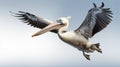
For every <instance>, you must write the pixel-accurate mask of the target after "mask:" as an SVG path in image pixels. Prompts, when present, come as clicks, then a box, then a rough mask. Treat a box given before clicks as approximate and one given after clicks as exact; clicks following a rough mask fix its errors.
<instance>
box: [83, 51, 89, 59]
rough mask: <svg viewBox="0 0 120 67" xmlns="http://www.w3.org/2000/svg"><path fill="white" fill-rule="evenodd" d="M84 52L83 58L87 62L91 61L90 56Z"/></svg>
mask: <svg viewBox="0 0 120 67" xmlns="http://www.w3.org/2000/svg"><path fill="white" fill-rule="evenodd" d="M82 52H83V56H84V57H85V58H86V59H87V60H90V55H88V54H85V52H84V51H82Z"/></svg>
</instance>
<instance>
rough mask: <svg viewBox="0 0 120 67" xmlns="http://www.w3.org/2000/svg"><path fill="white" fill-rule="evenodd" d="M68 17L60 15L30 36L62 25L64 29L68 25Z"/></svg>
mask: <svg viewBox="0 0 120 67" xmlns="http://www.w3.org/2000/svg"><path fill="white" fill-rule="evenodd" d="M69 19H70V17H61V18H59V19H58V20H56V21H57V22H54V23H51V24H50V25H48V26H47V27H45V28H43V29H41V30H40V31H39V32H37V33H35V34H33V35H32V37H34V36H38V35H41V34H43V33H46V32H48V31H51V30H59V29H61V28H63V27H64V29H66V28H67V27H68V25H69Z"/></svg>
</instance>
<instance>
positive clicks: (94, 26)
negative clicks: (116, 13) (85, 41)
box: [75, 7, 113, 38]
mask: <svg viewBox="0 0 120 67" xmlns="http://www.w3.org/2000/svg"><path fill="white" fill-rule="evenodd" d="M112 14H113V13H112V11H111V10H110V8H103V7H94V8H92V9H90V10H89V11H88V14H87V16H86V18H85V20H84V21H83V23H82V24H81V25H80V27H79V28H77V29H76V30H75V32H76V33H78V34H80V35H81V34H82V35H83V36H84V37H86V38H90V37H92V36H94V35H95V34H96V33H98V32H100V31H101V30H102V29H104V28H105V27H106V26H107V25H108V24H109V23H110V22H111V21H112Z"/></svg>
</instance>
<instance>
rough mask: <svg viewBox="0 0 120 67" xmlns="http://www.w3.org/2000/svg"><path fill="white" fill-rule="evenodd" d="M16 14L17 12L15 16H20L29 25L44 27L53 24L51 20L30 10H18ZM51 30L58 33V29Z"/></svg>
mask: <svg viewBox="0 0 120 67" xmlns="http://www.w3.org/2000/svg"><path fill="white" fill-rule="evenodd" d="M14 14H15V17H18V18H19V19H20V20H22V21H23V22H24V23H27V24H28V25H30V26H33V27H36V28H40V29H42V28H44V27H46V26H48V25H49V24H51V21H48V20H46V19H43V18H41V17H37V16H35V15H33V14H31V13H28V12H23V11H18V13H14ZM51 32H54V33H57V30H52V31H51Z"/></svg>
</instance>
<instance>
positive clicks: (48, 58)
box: [0, 0, 120, 67]
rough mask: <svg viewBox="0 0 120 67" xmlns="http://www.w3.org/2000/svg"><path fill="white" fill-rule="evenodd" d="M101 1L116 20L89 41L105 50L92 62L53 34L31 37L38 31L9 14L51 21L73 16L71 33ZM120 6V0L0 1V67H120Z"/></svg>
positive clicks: (94, 55) (70, 27) (95, 56)
mask: <svg viewBox="0 0 120 67" xmlns="http://www.w3.org/2000/svg"><path fill="white" fill-rule="evenodd" d="M102 1H103V2H104V3H105V7H109V8H111V10H112V11H113V13H114V15H113V21H112V23H111V24H109V25H108V26H107V28H105V29H104V30H103V31H101V32H99V33H98V34H96V35H95V36H94V37H93V38H91V39H90V41H91V42H93V43H100V44H101V46H100V47H101V48H102V50H103V54H100V53H97V52H94V53H93V54H90V55H91V61H88V60H86V59H85V58H84V56H83V55H82V52H81V51H78V50H77V49H76V48H74V47H72V46H70V45H69V44H66V43H64V42H62V41H61V40H60V39H59V38H58V36H57V35H56V34H54V33H50V32H48V33H45V34H43V35H41V36H38V37H34V38H32V37H31V35H32V34H33V33H35V32H37V31H39V29H37V28H33V27H30V26H28V25H26V24H24V23H22V22H21V21H19V20H18V19H17V18H15V17H13V16H12V15H11V14H10V13H9V11H12V12H17V11H19V10H21V11H26V12H30V13H32V14H35V15H37V16H40V17H43V18H47V19H50V20H52V21H55V20H56V19H58V18H59V17H66V16H71V17H72V18H71V19H70V25H69V28H68V30H74V29H76V28H77V27H79V26H80V24H81V23H82V21H83V20H84V18H85V17H86V15H87V11H88V10H89V9H90V8H92V7H93V5H92V3H93V2H94V3H96V4H97V6H100V5H101V2H102ZM119 6H120V0H0V67H10V66H11V67H16V66H17V67H107V66H109V67H120V44H119V42H120V39H119V38H120V22H119V20H120V9H119V8H120V7H119Z"/></svg>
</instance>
